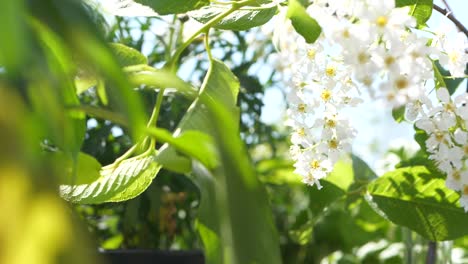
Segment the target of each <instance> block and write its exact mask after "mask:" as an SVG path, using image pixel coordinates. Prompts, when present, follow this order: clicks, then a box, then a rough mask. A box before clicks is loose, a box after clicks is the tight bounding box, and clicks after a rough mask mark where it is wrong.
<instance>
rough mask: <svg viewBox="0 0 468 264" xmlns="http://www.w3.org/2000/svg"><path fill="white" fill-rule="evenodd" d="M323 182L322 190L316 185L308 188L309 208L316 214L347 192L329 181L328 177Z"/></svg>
mask: <svg viewBox="0 0 468 264" xmlns="http://www.w3.org/2000/svg"><path fill="white" fill-rule="evenodd" d="M321 184H322V186H323V188H322V189H320V190H319V189H317V188H315V187H311V188H309V190H308V194H309V208H310V210H311V212H312V213H313V214H314V215H317V214H319V213H321V212H322V211H323V209H324V208H325V207H327V206H328V205H330V204H331V203H333V202H335V201H336V200H338V198H340V197H342V196H343V195H344V194H345V193H346V190H343V189H341V188H340V187H338V186H336V185H335V184H333V183H331V182H329V181H327V179H325V180H322V181H321Z"/></svg>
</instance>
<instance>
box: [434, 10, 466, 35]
mask: <svg viewBox="0 0 468 264" xmlns="http://www.w3.org/2000/svg"><path fill="white" fill-rule="evenodd" d="M433 8H434V10H436V11H437V12H439V13H441V14H442V15H444V16H446V17H447V18H448V19H450V20H451V21H452V22H453V23H454V24H455V26H456V27H457V28H458V30H460V31H461V32H463V33H464V34H465V36H466V37H467V38H468V29H466V27H465V26H464V25H463V24H462V23H461V22H460V21H459V20H458V19H456V18H455V16H453V13H452V12H451V11H449V10H447V9H445V8H442V7H440V6H438V5H435V4H434V5H433Z"/></svg>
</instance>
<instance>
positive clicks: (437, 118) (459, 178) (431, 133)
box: [416, 88, 468, 212]
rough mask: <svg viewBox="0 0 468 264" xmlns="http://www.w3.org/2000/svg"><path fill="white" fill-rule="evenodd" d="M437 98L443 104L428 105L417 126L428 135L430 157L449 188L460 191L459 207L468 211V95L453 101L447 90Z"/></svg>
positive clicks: (439, 92)
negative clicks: (443, 175) (444, 175)
mask: <svg viewBox="0 0 468 264" xmlns="http://www.w3.org/2000/svg"><path fill="white" fill-rule="evenodd" d="M437 98H438V100H439V101H440V105H437V106H431V105H426V107H424V109H425V110H424V111H423V117H422V118H421V119H419V120H418V121H416V127H418V128H420V129H422V130H424V131H425V132H426V134H427V135H428V138H427V140H426V142H425V143H426V150H427V152H428V153H429V154H430V156H429V158H430V159H431V160H433V161H434V162H435V164H436V165H437V167H438V168H439V170H440V171H442V172H443V173H445V174H447V179H446V186H447V187H448V188H450V189H452V190H455V191H460V192H461V195H462V197H461V199H460V204H461V205H462V206H463V207H464V208H465V211H467V212H468V132H467V131H466V129H467V127H468V126H467V125H468V106H467V104H468V94H466V93H465V94H462V95H459V96H457V97H456V98H455V99H454V100H452V98H451V97H450V95H449V92H448V90H447V89H446V88H439V89H438V90H437Z"/></svg>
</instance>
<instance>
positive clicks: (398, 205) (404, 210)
mask: <svg viewBox="0 0 468 264" xmlns="http://www.w3.org/2000/svg"><path fill="white" fill-rule="evenodd" d="M368 193H369V202H370V204H371V206H373V207H374V208H377V211H378V212H380V213H382V214H383V216H384V217H386V218H387V219H389V220H390V221H392V222H393V223H395V224H397V225H402V226H405V227H408V228H409V229H411V230H413V231H415V232H417V233H419V234H420V235H422V236H424V237H426V238H427V239H429V240H431V241H443V240H453V239H455V238H458V237H462V236H464V235H467V234H468V226H467V225H466V223H468V214H466V213H465V212H464V211H463V209H462V208H460V207H459V206H458V205H457V203H458V202H457V201H458V199H459V197H460V195H459V194H458V193H456V192H454V191H452V190H449V189H447V188H446V187H445V181H444V180H443V179H441V178H434V177H433V176H432V175H431V173H430V172H429V170H427V169H426V168H425V167H423V166H416V167H409V168H402V169H397V170H395V171H392V172H389V173H387V174H385V175H384V176H382V177H380V178H379V179H377V180H376V181H374V182H373V183H372V184H370V185H369V186H368Z"/></svg>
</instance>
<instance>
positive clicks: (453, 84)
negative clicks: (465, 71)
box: [432, 61, 464, 95]
mask: <svg viewBox="0 0 468 264" xmlns="http://www.w3.org/2000/svg"><path fill="white" fill-rule="evenodd" d="M432 65H433V69H434V78H435V84H436V89H438V88H440V87H445V88H447V90H448V91H449V94H451V95H452V94H453V93H455V91H456V90H457V88H458V86H460V84H461V83H462V82H463V80H464V78H451V77H450V72H449V71H448V70H446V69H444V68H443V67H442V65H440V63H439V61H433V63H432Z"/></svg>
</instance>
